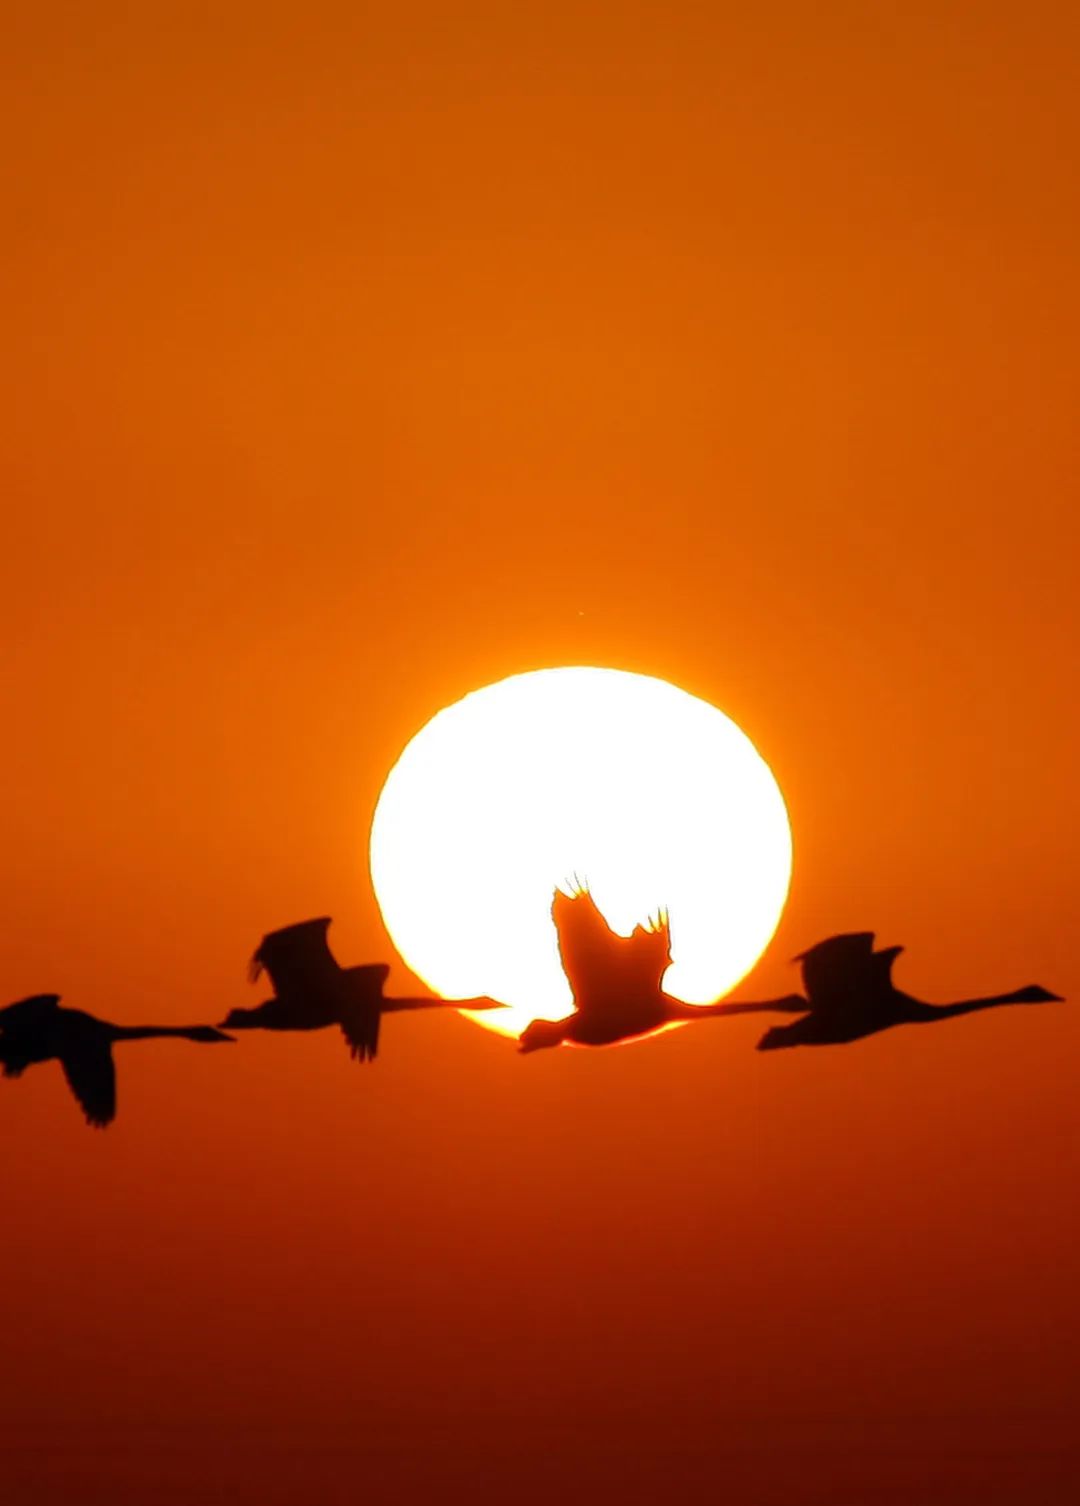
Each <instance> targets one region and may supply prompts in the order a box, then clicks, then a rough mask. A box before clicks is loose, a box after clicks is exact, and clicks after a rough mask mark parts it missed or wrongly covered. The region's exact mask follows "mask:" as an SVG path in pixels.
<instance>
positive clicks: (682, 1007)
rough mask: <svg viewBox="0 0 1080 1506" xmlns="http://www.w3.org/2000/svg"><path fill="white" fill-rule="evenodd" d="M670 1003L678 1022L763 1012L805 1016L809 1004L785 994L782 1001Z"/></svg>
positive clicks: (799, 998)
mask: <svg viewBox="0 0 1080 1506" xmlns="http://www.w3.org/2000/svg"><path fill="white" fill-rule="evenodd" d="M670 1002H671V1008H672V1016H673V1018H675V1019H679V1020H701V1019H707V1018H710V1017H712V1016H716V1015H729V1014H762V1013H764V1012H765V1011H773V1012H777V1013H781V1014H805V1013H806V1012H807V1010H808V1009H809V1008H810V1005H809V1003H808V1002H807V1000H806V999H804V998H803V997H802V995H801V994H785V995H784V997H783V998H782V999H761V1000H757V1001H754V1002H743V1003H734V1004H727V1003H725V1002H724V1001H723V1000H721V1001H720V1002H718V1003H716V1004H681V1003H680V1002H679V1001H678V1000H677V999H673V1000H671V1001H670Z"/></svg>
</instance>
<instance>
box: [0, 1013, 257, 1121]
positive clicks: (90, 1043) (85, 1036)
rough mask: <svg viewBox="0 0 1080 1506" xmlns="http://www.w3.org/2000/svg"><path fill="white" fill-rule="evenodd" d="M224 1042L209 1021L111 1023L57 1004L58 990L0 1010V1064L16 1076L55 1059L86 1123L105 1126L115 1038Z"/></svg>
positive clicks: (112, 1089) (111, 1109) (111, 1113)
mask: <svg viewBox="0 0 1080 1506" xmlns="http://www.w3.org/2000/svg"><path fill="white" fill-rule="evenodd" d="M173 1038H176V1039H180V1040H185V1041H201V1042H204V1043H210V1042H215V1041H228V1040H231V1039H232V1037H231V1036H228V1035H223V1034H222V1033H221V1031H220V1030H215V1029H214V1027H213V1026H212V1025H182V1026H181V1025H111V1024H110V1023H109V1022H108V1020H97V1019H95V1018H94V1016H93V1015H92V1014H84V1013H83V1011H82V1010H81V1009H61V1008H60V996H59V994H35V995H34V996H33V997H32V998H29V999H21V1000H20V1001H19V1002H18V1003H17V1004H9V1005H8V1006H7V1007H6V1008H5V1009H0V1068H2V1069H3V1075H4V1076H5V1077H20V1076H21V1075H22V1073H23V1072H25V1071H26V1069H27V1067H32V1066H34V1065H35V1064H36V1063H37V1062H47V1061H58V1062H59V1063H60V1065H61V1067H62V1068H63V1069H64V1076H65V1077H66V1078H67V1084H68V1087H69V1088H70V1089H71V1091H72V1093H74V1095H75V1097H76V1098H77V1099H78V1101H79V1105H80V1106H81V1108H82V1111H83V1113H84V1114H85V1115H86V1122H87V1124H90V1125H93V1127H94V1128H95V1129H104V1128H105V1126H106V1125H107V1124H111V1123H112V1121H113V1120H114V1119H115V1118H116V1068H115V1066H114V1065H113V1058H112V1048H113V1045H114V1044H115V1042H117V1041H147V1040H155V1039H173Z"/></svg>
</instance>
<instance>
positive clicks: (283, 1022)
mask: <svg viewBox="0 0 1080 1506" xmlns="http://www.w3.org/2000/svg"><path fill="white" fill-rule="evenodd" d="M329 927H330V917H329V916H327V915H323V916H319V917H318V918H317V919H315V920H302V921H299V922H298V923H297V924H296V925H292V926H283V927H282V928H281V929H280V930H277V931H270V932H268V933H267V935H265V936H264V937H263V939H262V941H261V942H260V943H259V946H258V948H257V950H256V952H255V955H254V956H253V957H252V959H251V978H252V981H253V982H254V981H255V980H256V979H257V978H258V977H259V976H260V975H261V974H262V973H263V972H265V973H267V974H268V975H269V978H270V981H271V983H272V984H273V985H274V995H273V997H272V998H270V999H266V1000H265V1001H264V1002H263V1003H262V1004H258V1005H256V1006H255V1008H253V1009H233V1010H231V1011H230V1013H229V1014H228V1016H227V1017H226V1019H225V1020H224V1021H223V1026H224V1028H225V1029H226V1030H290V1031H291V1030H324V1029H326V1028H327V1027H328V1026H331V1025H336V1026H338V1027H339V1028H340V1029H341V1031H342V1033H343V1035H344V1036H345V1041H346V1044H347V1045H348V1047H349V1052H350V1054H351V1055H352V1056H353V1057H354V1058H355V1059H356V1060H358V1061H372V1060H374V1058H375V1055H376V1053H377V1052H378V1047H379V1024H380V1021H381V1019H382V1016H383V1015H384V1014H393V1013H396V1012H398V1011H401V1010H407V1009H436V1008H440V1007H442V1008H450V1009H500V1008H502V1005H500V1004H499V1003H497V1001H496V1000H494V999H434V998H432V999H423V998H403V999H388V998H386V997H385V995H384V994H383V989H384V987H385V986H386V980H387V978H388V977H389V976H390V969H389V967H388V966H387V965H386V964H385V963H382V962H374V963H367V964H365V965H363V966H361V967H341V966H340V964H339V963H338V961H337V959H336V958H335V957H334V954H333V953H332V952H331V950H330V946H329V943H328V941H327V937H326V933H327V931H328V929H329Z"/></svg>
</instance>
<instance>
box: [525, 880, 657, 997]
mask: <svg viewBox="0 0 1080 1506" xmlns="http://www.w3.org/2000/svg"><path fill="white" fill-rule="evenodd" d="M551 918H552V920H553V921H554V922H555V931H556V934H557V936H558V938H559V957H560V958H561V960H562V965H563V972H564V973H565V974H566V977H567V980H568V981H569V984H570V987H571V989H572V990H573V994H574V1003H575V1004H576V1006H577V1008H578V1010H579V1011H580V1013H582V1014H589V1015H593V1016H596V1015H599V1014H606V1013H609V1012H613V1011H618V1010H620V1009H622V1008H624V1007H625V1004H626V1001H627V997H628V996H629V995H638V996H640V995H641V994H643V993H648V992H655V991H658V990H659V987H660V980H661V978H662V977H663V976H664V973H665V972H666V970H667V967H668V964H669V963H670V962H671V937H670V933H669V928H668V922H667V917H666V916H660V917H658V918H657V920H656V921H655V922H654V923H653V924H651V925H650V926H649V927H648V928H646V927H643V926H635V928H634V931H633V933H632V934H631V935H630V936H619V935H617V934H616V933H615V932H614V931H613V930H612V929H611V927H610V926H609V925H608V923H607V921H606V920H605V919H604V917H603V916H602V915H601V913H600V911H599V910H598V909H597V906H596V901H595V900H594V899H593V897H592V895H591V894H589V893H588V891H587V890H579V891H578V892H577V893H576V894H573V895H569V894H564V893H563V891H562V890H561V889H556V891H555V898H554V900H553V901H552V905H551Z"/></svg>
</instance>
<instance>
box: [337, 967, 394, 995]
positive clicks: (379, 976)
mask: <svg viewBox="0 0 1080 1506" xmlns="http://www.w3.org/2000/svg"><path fill="white" fill-rule="evenodd" d="M389 976H390V964H389V963H388V962H363V963H361V964H360V966H359V967H343V968H342V969H341V981H342V982H343V983H346V984H348V986H349V987H351V988H354V989H355V990H356V991H357V993H358V994H359V995H360V997H362V998H373V999H381V998H382V991H383V989H384V988H385V987H386V980H387V978H389Z"/></svg>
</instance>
